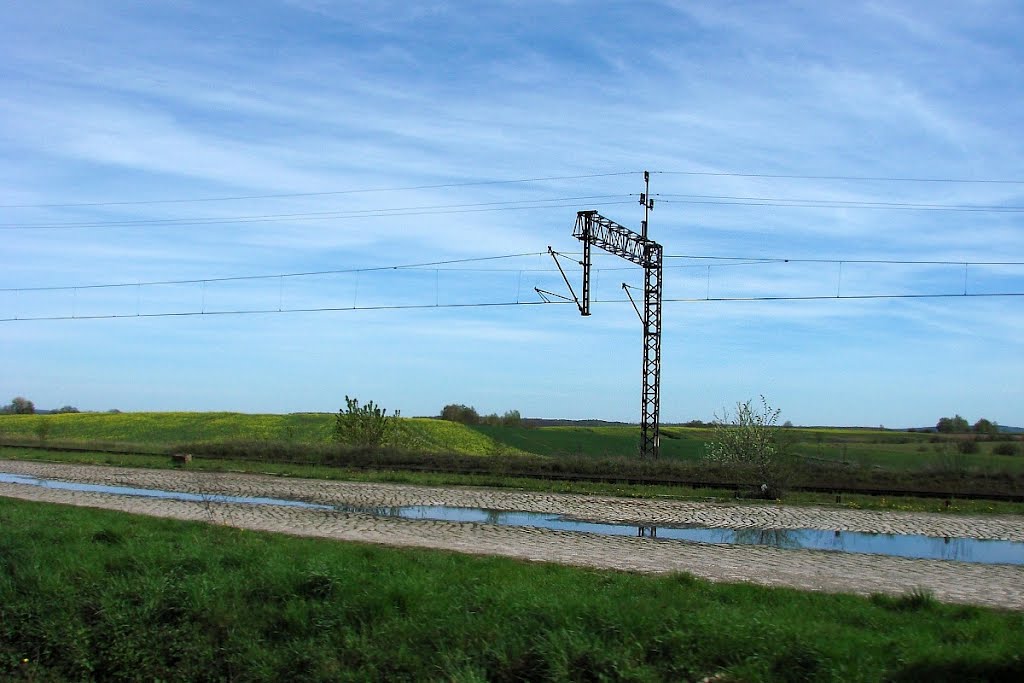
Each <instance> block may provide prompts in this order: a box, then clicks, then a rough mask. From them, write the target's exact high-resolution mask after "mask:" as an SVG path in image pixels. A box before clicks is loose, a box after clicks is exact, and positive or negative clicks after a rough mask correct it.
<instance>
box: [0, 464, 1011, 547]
mask: <svg viewBox="0 0 1024 683" xmlns="http://www.w3.org/2000/svg"><path fill="white" fill-rule="evenodd" d="M0 483H6V484H23V485H28V486H40V487H44V488H51V489H62V490H70V491H89V492H97V493H109V494H115V495H126V496H144V497H147V498H161V499H168V500H183V501H195V502H202V503H242V504H248V505H282V506H288V507H300V508H309V509H315V510H324V511H330V512H343V513H358V514H366V515H373V516H375V517H394V518H400V519H421V520H437V521H447V522H461V523H467V524H493V525H499V526H515V527H538V528H542V529H554V530H558V531H575V532H583V533H592V534H603V535H606V536H635V537H639V538H650V539H655V540H657V541H669V540H674V541H689V542H693V543H709V544H738V545H759V546H768V547H772V548H782V549H786V550H791V549H801V548H802V549H809V550H826V551H831V552H841V553H868V554H875V555H891V556H896V557H908V558H920V559H936V560H955V561H958V562H974V563H981V564H1016V565H1024V543H1020V542H1016V541H991V540H979V539H976V538H941V537H932V536H917V535H900V534H869V533H863V532H859V531H840V530H832V529H830V530H824V529H757V528H742V529H729V528H711V527H703V526H696V525H678V526H643V525H637V524H635V523H633V524H611V523H607V522H591V521H587V520H582V519H575V518H572V517H566V516H563V515H555V514H550V513H544V512H519V511H507V510H491V509H486V508H469V507H451V506H445V505H405V506H381V507H359V506H347V505H320V504H315V503H306V502H302V501H297V500H284V499H280V498H261V497H248V496H224V495H214V494H196V493H181V492H178V491H161V490H155V489H140V488H132V487H127V486H100V485H96V484H79V483H75V482H66V481H57V480H53V479H39V478H36V477H28V476H24V475H19V474H6V473H2V472H0Z"/></svg>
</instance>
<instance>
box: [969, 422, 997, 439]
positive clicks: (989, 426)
mask: <svg viewBox="0 0 1024 683" xmlns="http://www.w3.org/2000/svg"><path fill="white" fill-rule="evenodd" d="M971 431H972V432H974V433H975V434H988V435H989V436H994V435H996V434H998V433H999V425H997V424H996V423H995V422H992V421H991V420H986V419H985V418H981V419H980V420H978V421H977V422H975V423H974V426H973V427H971Z"/></svg>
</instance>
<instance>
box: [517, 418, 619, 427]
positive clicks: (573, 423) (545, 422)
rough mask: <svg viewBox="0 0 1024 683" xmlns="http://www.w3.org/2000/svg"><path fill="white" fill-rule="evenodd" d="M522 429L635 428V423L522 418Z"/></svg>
mask: <svg viewBox="0 0 1024 683" xmlns="http://www.w3.org/2000/svg"><path fill="white" fill-rule="evenodd" d="M523 426H524V427H635V426H639V425H637V424H636V423H635V422H633V423H630V422H611V421H608V420H559V419H548V418H545V417H524V418H523Z"/></svg>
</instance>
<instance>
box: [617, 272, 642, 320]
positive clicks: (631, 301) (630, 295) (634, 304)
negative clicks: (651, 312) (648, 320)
mask: <svg viewBox="0 0 1024 683" xmlns="http://www.w3.org/2000/svg"><path fill="white" fill-rule="evenodd" d="M630 289H631V287H630V286H629V285H627V284H626V283H625V282H623V283H622V291H624V292H625V293H626V296H628V297H629V303H631V304H633V310H634V311H636V316H637V317H638V318H640V324H641V325H643V324H644V314H643V313H641V312H640V307H639V306H637V305H636V300H635V299H634V298H633V295H632V294H630V293H629V290H630Z"/></svg>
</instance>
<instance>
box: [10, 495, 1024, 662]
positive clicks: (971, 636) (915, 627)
mask: <svg viewBox="0 0 1024 683" xmlns="http://www.w3.org/2000/svg"><path fill="white" fill-rule="evenodd" d="M1022 652H1024V615H1022V614H1020V613H1005V612H998V611H993V610H987V609H981V608H974V607H961V606H947V605H940V604H937V603H935V602H934V601H933V600H931V599H930V598H928V597H927V596H924V595H912V596H907V597H904V598H884V597H875V598H872V599H864V598H858V597H853V596H831V595H818V594H809V593H800V592H796V591H790V590H784V589H763V588H756V587H752V586H744V585H721V584H711V583H708V582H705V581H701V580H697V579H694V578H692V577H690V576H687V575H672V576H663V577H655V576H642V575H633V574H625V573H617V572H598V571H588V570H582V569H575V568H570V567H561V566H555V565H535V564H526V563H521V562H516V561H512V560H507V559H502V558H475V557H467V556H460V555H454V554H449V553H443V552H432V551H420V550H416V551H413V550H396V549H388V548H382V547H373V546H364V545H359V544H342V543H333V542H328V541H319V540H310V539H298V538H290V537H285V536H278V535H273V534H265V533H257V532H248V531H242V530H237V529H232V528H226V527H219V526H213V525H204V524H197V523H186V522H178V521H172V520H158V519H149V518H142V517H134V516H129V515H124V514H120V513H115V512H109V511H100V510H88V509H82V508H70V507H63V506H53V505H45V504H39V503H27V502H22V501H14V500H5V499H0V677H2V678H5V679H8V680H9V679H15V680H18V679H24V680H89V679H95V680H118V679H126V680H153V679H163V680H218V679H225V680H226V679H230V680H455V681H484V680H489V681H512V680H531V681H535V680H634V681H645V680H651V681H653V680H701V679H702V678H704V677H705V676H715V675H718V677H717V678H715V679H714V680H716V681H740V680H742V681H757V680H779V681H797V680H823V681H881V680H906V681H918V680H929V681H966V680H1021V677H1022V676H1024V659H1022V655H1021V653H1022Z"/></svg>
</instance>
